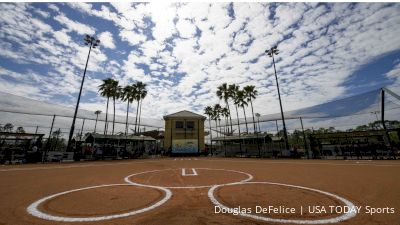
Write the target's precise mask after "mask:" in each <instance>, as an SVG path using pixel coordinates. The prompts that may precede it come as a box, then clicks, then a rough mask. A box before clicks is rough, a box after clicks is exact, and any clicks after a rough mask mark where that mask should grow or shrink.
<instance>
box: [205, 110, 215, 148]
mask: <svg viewBox="0 0 400 225" xmlns="http://www.w3.org/2000/svg"><path fill="white" fill-rule="evenodd" d="M204 114H206V115H207V116H208V125H209V126H210V143H211V147H210V153H211V155H212V130H211V117H212V115H213V108H212V107H211V106H207V107H205V108H204Z"/></svg>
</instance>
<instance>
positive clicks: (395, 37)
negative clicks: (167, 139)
mask: <svg viewBox="0 0 400 225" xmlns="http://www.w3.org/2000/svg"><path fill="white" fill-rule="evenodd" d="M85 34H90V35H95V36H96V37H98V38H99V39H100V40H101V45H100V48H98V49H97V50H95V51H93V52H92V55H91V58H90V62H89V67H88V73H87V76H88V77H87V80H86V81H85V86H84V92H83V96H82V101H81V105H80V107H81V108H82V109H87V110H93V111H94V110H97V109H100V110H102V111H103V112H104V111H105V99H104V98H102V97H101V96H99V95H98V93H97V89H98V88H97V87H98V85H99V84H100V83H101V79H104V78H107V77H114V78H115V79H117V80H119V82H120V84H121V85H122V86H124V85H126V84H130V83H133V82H136V81H143V82H145V83H147V85H148V90H149V94H148V97H147V98H146V99H145V101H144V108H143V114H144V115H146V117H150V118H161V117H162V115H165V114H168V113H173V112H176V111H179V110H183V109H187V110H192V111H195V112H198V113H202V112H203V108H204V107H205V106H207V105H212V104H215V103H219V100H218V99H217V97H216V96H215V91H216V88H217V86H219V85H220V84H222V83H224V82H227V83H236V84H239V85H241V86H245V85H255V86H256V88H257V90H258V91H259V96H258V97H257V99H256V100H255V102H254V105H255V112H259V113H260V114H262V115H265V114H270V113H276V112H279V103H278V101H277V91H276V87H275V80H274V77H273V68H272V60H271V58H269V57H267V56H266V55H265V54H264V51H265V49H267V48H270V47H272V46H274V45H278V48H279V49H280V51H281V54H280V55H278V57H277V58H276V62H277V69H278V76H279V79H280V85H281V93H282V100H283V105H284V109H285V110H294V109H298V108H303V107H307V106H312V105H316V104H320V103H324V102H327V101H332V100H336V99H340V98H344V97H348V96H352V95H355V94H359V93H363V92H368V91H371V90H374V89H377V88H379V87H382V86H387V87H389V88H391V89H392V90H393V91H395V92H397V93H399V92H400V91H399V90H400V78H399V77H400V4H398V3H390V4H384V3H379V4H378V3H360V4H347V3H332V4H318V3H311V4H304V3H284V4H275V3H214V4H209V3H162V2H155V3H145V4H143V3H140V4H139V3H119V4H117V3H115V4H114V3H113V4H109V3H49V4H47V3H32V4H25V3H17V4H8V3H0V49H1V51H0V90H1V91H3V92H7V93H12V94H16V95H20V96H24V97H29V98H33V99H37V100H42V101H47V102H53V103H56V104H61V105H66V106H73V105H74V104H75V102H76V97H77V94H78V91H79V85H80V81H81V76H82V72H83V68H84V63H85V59H86V56H87V51H88V48H87V46H85V45H84V42H83V37H84V35H85ZM220 103H221V104H223V103H222V102H220ZM125 110H126V104H125V103H122V102H118V103H117V113H118V114H121V115H123V114H124V112H125ZM131 110H132V112H134V111H135V108H134V106H133V108H132V109H131ZM248 115H250V114H249V113H248Z"/></svg>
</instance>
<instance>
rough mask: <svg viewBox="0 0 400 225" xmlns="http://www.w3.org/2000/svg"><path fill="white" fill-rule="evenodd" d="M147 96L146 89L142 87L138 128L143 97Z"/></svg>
mask: <svg viewBox="0 0 400 225" xmlns="http://www.w3.org/2000/svg"><path fill="white" fill-rule="evenodd" d="M146 96H147V90H146V89H143V90H142V92H141V93H140V107H139V128H140V121H141V118H142V105H143V99H144V98H146Z"/></svg>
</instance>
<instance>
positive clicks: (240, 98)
mask: <svg viewBox="0 0 400 225" xmlns="http://www.w3.org/2000/svg"><path fill="white" fill-rule="evenodd" d="M236 101H237V104H238V106H240V107H242V109H243V113H244V121H245V124H246V132H247V133H249V127H248V126H247V118H246V109H245V108H244V107H245V106H247V105H248V104H247V102H246V96H245V93H244V91H243V90H240V91H238V92H237V95H236Z"/></svg>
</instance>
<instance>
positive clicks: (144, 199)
mask: <svg viewBox="0 0 400 225" xmlns="http://www.w3.org/2000/svg"><path fill="white" fill-rule="evenodd" d="M0 181H1V183H0V224H12V225H23V224H44V225H46V224H110V225H111V224H115V225H118V224H121V225H122V224H124V225H125V224H162V225H165V224H293V223H302V224H325V223H335V224H398V221H400V191H399V190H400V162H398V161H355V160H354V161H339V160H264V159H224V158H202V157H201V158H165V159H146V160H130V161H108V162H84V163H71V164H47V165H41V164H36V165H14V166H0ZM216 185H217V186H216ZM346 207H347V209H349V210H348V211H346V212H344V211H341V210H345V209H346ZM322 209H325V211H324V210H322ZM257 210H258V211H257ZM357 210H359V211H357ZM216 211H217V212H218V213H216ZM373 212H376V213H375V214H373V215H371V213H373ZM240 213H242V214H240ZM237 214H239V215H237Z"/></svg>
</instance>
